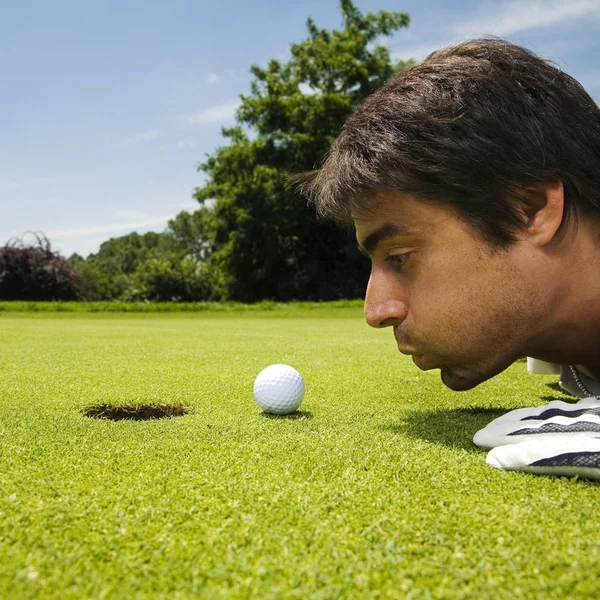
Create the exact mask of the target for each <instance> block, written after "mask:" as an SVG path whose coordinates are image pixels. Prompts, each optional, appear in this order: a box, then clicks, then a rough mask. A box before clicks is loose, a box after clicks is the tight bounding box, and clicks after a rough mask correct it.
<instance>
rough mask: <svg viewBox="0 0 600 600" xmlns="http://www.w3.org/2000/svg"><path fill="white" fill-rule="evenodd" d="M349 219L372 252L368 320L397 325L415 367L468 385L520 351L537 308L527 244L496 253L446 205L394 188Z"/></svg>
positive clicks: (447, 381) (457, 384) (461, 386)
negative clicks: (365, 214) (365, 211)
mask: <svg viewBox="0 0 600 600" xmlns="http://www.w3.org/2000/svg"><path fill="white" fill-rule="evenodd" d="M355 226H356V234H357V240H358V243H359V246H360V247H361V249H362V250H363V251H364V252H365V253H367V254H368V255H369V257H370V258H371V261H372V269H371V277H370V279H369V285H368V288H367V294H366V298H365V317H366V319H367V322H368V323H369V325H371V326H373V327H388V326H389V327H393V329H394V335H395V338H396V341H397V344H398V349H399V350H400V351H401V352H403V353H405V354H412V355H413V361H414V363H415V364H416V365H417V366H418V367H419V368H420V369H422V370H429V369H435V368H439V369H440V370H441V377H442V381H443V382H444V384H445V385H446V386H448V387H449V388H451V389H453V390H457V391H459V390H468V389H471V388H473V387H475V386H476V385H478V384H479V383H481V382H483V381H485V380H487V379H489V378H490V377H493V376H494V375H496V374H498V373H500V372H501V371H503V370H504V369H506V368H507V367H508V366H509V365H510V364H512V362H514V361H515V360H516V359H517V358H519V357H520V356H523V351H524V348H525V345H526V343H527V339H528V336H530V335H531V334H532V327H533V326H534V324H535V323H536V320H537V319H539V318H541V312H539V311H541V310H542V306H541V304H542V298H541V297H540V296H541V294H540V293H538V292H536V284H535V277H532V273H531V270H532V268H533V264H530V261H529V259H528V256H529V255H530V254H531V252H528V248H527V244H521V243H520V242H518V243H517V244H516V245H515V246H512V247H511V248H510V249H509V250H506V251H503V252H499V253H497V254H496V255H493V254H492V253H491V252H490V250H489V248H488V247H486V246H485V244H484V243H483V242H482V241H481V240H479V239H478V238H477V237H476V236H475V235H474V234H473V233H472V232H471V230H469V229H467V227H466V226H465V224H464V222H463V221H462V220H461V219H460V217H459V216H458V215H457V214H456V212H455V211H454V210H453V209H452V208H450V207H446V206H440V205H439V204H434V203H430V202H423V201H419V200H416V199H415V198H413V197H412V196H410V195H408V194H399V193H385V194H382V195H380V196H379V197H378V200H377V203H376V204H375V206H374V210H373V211H372V212H371V216H369V217H357V218H355Z"/></svg>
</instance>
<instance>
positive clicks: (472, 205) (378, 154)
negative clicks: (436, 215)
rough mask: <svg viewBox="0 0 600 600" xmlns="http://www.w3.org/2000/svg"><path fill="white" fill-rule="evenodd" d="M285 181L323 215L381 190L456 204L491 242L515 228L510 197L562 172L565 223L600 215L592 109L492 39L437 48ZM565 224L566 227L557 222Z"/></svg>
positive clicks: (525, 56) (352, 209)
mask: <svg viewBox="0 0 600 600" xmlns="http://www.w3.org/2000/svg"><path fill="white" fill-rule="evenodd" d="M293 180H294V181H295V182H296V183H297V184H299V187H300V190H301V191H302V192H303V193H304V194H305V195H306V196H307V197H309V198H310V199H311V200H312V201H313V202H314V204H315V206H316V209H317V212H318V213H319V214H320V215H321V216H324V217H330V218H334V219H336V220H340V221H346V222H348V221H351V219H352V216H353V215H354V216H356V215H361V214H368V212H369V210H370V206H369V199H370V198H373V197H374V193H376V192H377V191H383V190H387V191H389V190H396V191H400V192H406V193H410V194H412V195H414V196H415V197H418V198H423V199H426V200H432V201H439V202H444V203H447V204H450V205H452V206H454V207H455V209H456V210H457V211H458V213H459V214H460V215H461V216H462V218H464V220H465V221H466V223H467V224H468V225H469V226H470V227H471V229H472V230H473V231H474V232H475V233H477V234H479V235H480V237H481V238H482V239H484V240H486V241H487V242H488V243H489V244H490V245H491V246H495V247H499V248H500V247H507V246H509V245H511V243H513V242H514V241H515V239H516V238H515V233H516V232H518V231H519V230H521V229H522V228H523V227H524V222H523V221H522V219H521V218H520V217H519V213H518V212H517V210H516V207H515V203H514V202H511V201H510V198H511V196H512V197H514V196H519V191H518V190H519V189H520V188H521V187H522V186H528V185H531V184H536V183H540V182H542V183H543V182H545V183H555V182H558V181H560V182H562V183H563V185H564V190H565V215H564V217H563V224H562V226H564V224H565V223H566V221H567V220H568V219H569V218H571V217H573V218H576V217H577V215H578V213H581V214H587V215H592V214H595V215H596V216H597V217H598V218H600V110H599V109H598V107H597V106H596V104H595V102H594V101H593V100H592V98H591V97H590V96H589V95H588V94H587V92H586V91H585V90H584V89H583V87H582V86H581V85H580V84H579V83H578V82H577V81H576V80H575V79H573V78H572V77H571V76H569V75H567V74H566V73H564V72H562V71H561V70H560V69H559V68H558V66H556V65H555V64H553V63H551V62H550V61H547V60H544V59H542V58H539V57H538V56H536V55H535V54H533V53H532V52H530V51H529V50H526V49H524V48H521V47H520V46H516V45H514V44H511V43H509V42H506V41H504V40H501V39H497V38H483V39H476V40H470V41H466V42H461V43H459V44H456V45H454V46H450V47H448V48H443V49H440V50H437V51H436V52H433V53H432V54H430V55H429V56H428V57H427V58H426V59H425V60H423V61H422V62H420V63H418V64H415V65H413V66H410V67H407V68H405V69H404V70H402V71H400V72H399V73H397V74H396V75H395V76H394V77H393V78H392V79H391V80H390V81H389V82H388V83H387V84H386V85H384V86H383V87H382V88H380V89H379V90H377V91H376V92H374V93H373V94H372V95H371V96H369V97H368V98H367V99H366V100H365V102H364V103H363V104H362V105H361V106H360V107H359V108H358V109H357V110H356V111H355V112H354V113H353V114H352V115H351V116H350V117H349V118H348V120H347V121H346V123H345V125H344V127H343V128H342V131H341V133H340V135H339V137H338V138H337V139H336V140H335V142H334V143H333V145H332V147H331V150H330V152H329V155H328V157H327V159H326V161H325V162H324V164H323V166H322V167H321V168H320V169H318V170H316V171H312V172H309V173H301V174H298V175H295V176H294V177H293ZM563 229H564V227H563Z"/></svg>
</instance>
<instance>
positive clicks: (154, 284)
mask: <svg viewBox="0 0 600 600" xmlns="http://www.w3.org/2000/svg"><path fill="white" fill-rule="evenodd" d="M198 212H201V211H198ZM194 218H195V217H194V216H193V215H187V217H185V218H183V217H181V216H178V217H177V219H176V220H175V221H176V223H177V224H181V223H183V224H185V223H187V222H188V221H189V222H190V223H191V225H190V226H189V227H188V228H187V229H185V228H184V227H183V225H178V226H177V227H176V228H175V229H174V230H171V231H170V232H167V233H153V232H150V233H146V234H144V235H139V234H137V233H131V234H129V235H125V236H122V237H119V238H111V239H110V240H108V241H107V242H105V243H104V244H102V246H101V247H100V250H99V252H98V253H97V254H92V255H90V256H89V257H88V258H87V260H83V259H82V258H81V257H80V256H78V255H74V256H72V257H71V258H70V259H69V260H70V262H71V264H72V265H73V266H75V268H76V269H77V270H78V271H79V273H80V275H81V277H82V279H83V280H84V281H85V283H86V285H87V286H88V288H89V289H90V290H93V297H94V298H99V299H103V300H111V299H119V300H125V301H137V300H151V301H177V300H185V301H200V300H212V299H215V296H216V292H215V290H217V289H218V286H217V285H216V284H215V285H211V273H210V269H209V267H208V265H203V264H202V263H201V262H200V260H199V258H198V256H199V255H200V252H199V249H198V242H197V240H198V238H197V237H194V236H195V233H196V230H194V229H193V223H194ZM174 231H177V232H178V236H176V235H174ZM184 233H187V237H186V236H185V235H184ZM213 279H214V278H213Z"/></svg>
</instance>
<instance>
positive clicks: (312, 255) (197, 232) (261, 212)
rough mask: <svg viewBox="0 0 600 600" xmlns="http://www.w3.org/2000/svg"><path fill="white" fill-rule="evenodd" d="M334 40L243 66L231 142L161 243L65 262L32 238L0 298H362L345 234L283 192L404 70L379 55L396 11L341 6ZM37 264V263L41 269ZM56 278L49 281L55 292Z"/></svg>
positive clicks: (312, 27)
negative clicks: (245, 85) (245, 82)
mask: <svg viewBox="0 0 600 600" xmlns="http://www.w3.org/2000/svg"><path fill="white" fill-rule="evenodd" d="M340 9H341V13H342V28H341V29H339V30H336V29H333V30H326V29H320V28H318V27H317V26H316V24H315V23H314V22H313V20H312V19H308V21H307V28H308V37H307V38H306V39H305V40H303V41H302V42H300V43H295V44H292V45H291V47H290V58H289V60H288V61H287V62H282V61H279V60H271V61H270V62H269V64H268V66H267V67H266V68H262V67H259V66H257V65H252V66H251V68H250V72H251V73H252V75H253V76H254V78H253V80H252V81H251V84H250V93H249V94H247V95H242V96H241V105H240V107H239V109H238V111H237V114H236V125H235V126H234V127H230V128H223V129H222V134H223V137H224V139H225V141H226V143H225V144H224V145H223V146H221V147H219V148H217V149H216V150H215V152H214V153H213V154H212V155H209V156H208V157H207V159H206V160H205V161H204V162H203V163H201V164H200V165H199V167H198V169H199V171H202V172H203V173H205V175H206V184H205V185H203V186H202V187H198V188H196V189H195V190H194V192H193V196H194V198H195V199H196V200H197V201H198V203H199V209H198V210H197V211H195V212H192V213H189V212H181V213H179V214H178V215H176V216H175V217H174V218H173V219H172V220H171V221H169V223H168V227H167V230H166V231H164V232H162V233H146V234H143V235H140V234H137V233H131V234H129V235H126V236H122V237H118V238H112V239H110V240H108V241H107V242H105V243H103V244H102V245H101V247H100V249H99V251H98V252H97V253H95V254H91V255H89V256H88V257H87V258H83V257H82V256H79V255H73V256H71V257H69V258H68V259H65V258H63V257H61V256H60V255H59V254H57V253H56V252H53V250H52V248H51V244H50V242H49V241H48V240H47V239H46V238H45V237H44V236H43V235H38V236H37V238H36V243H35V244H29V245H27V244H25V243H24V242H22V241H18V240H17V241H13V242H10V243H7V244H6V245H5V246H4V247H2V248H0V299H9V300H16V299H27V300H31V299H39V300H59V299H82V300H85V299H98V300H111V299H119V300H150V301H165V300H167V301H168V300H180V301H202V300H213V301H214V300H217V301H218V300H232V301H240V302H256V301H259V300H265V299H267V300H277V301H290V300H335V299H341V298H357V297H362V296H363V294H364V290H365V285H366V282H367V277H368V264H367V261H366V260H365V259H364V257H363V256H361V255H360V253H359V252H358V250H357V247H356V241H355V239H354V236H353V232H351V231H349V230H345V229H343V228H340V227H338V226H336V225H334V224H332V223H328V222H324V221H322V220H319V219H318V218H317V217H316V216H315V214H314V211H313V210H312V208H311V207H309V206H307V204H306V201H305V200H304V199H302V198H301V197H300V196H299V195H298V194H297V193H296V192H295V191H294V190H293V189H291V188H290V185H289V174H290V173H293V172H301V171H305V170H311V169H313V168H315V167H316V166H318V165H319V164H320V163H321V162H322V160H323V158H324V157H325V155H326V152H327V150H328V148H329V146H330V144H331V142H332V141H333V140H334V139H335V137H336V136H337V134H338V133H339V131H340V129H341V127H342V125H343V123H344V121H345V120H346V118H347V117H348V116H349V115H350V114H351V112H352V111H353V110H354V109H355V108H356V107H357V106H358V105H359V104H360V103H361V102H362V101H363V100H364V99H365V98H366V97H367V96H368V95H369V94H370V93H371V92H372V91H373V90H375V89H376V88H378V87H379V86H381V85H383V84H384V83H385V82H386V81H387V80H388V79H389V78H390V77H391V76H392V75H393V74H394V72H396V71H397V70H399V69H402V68H404V67H405V66H406V65H407V64H408V63H407V62H403V61H398V62H394V61H393V60H392V59H391V56H390V53H389V50H388V49H387V48H386V47H385V46H382V45H380V44H378V43H377V42H378V40H379V39H380V38H381V36H390V35H391V34H392V33H394V32H395V31H397V30H398V29H400V28H402V27H407V26H408V24H409V17H408V15H406V14H405V13H400V12H387V11H379V12H377V13H371V12H369V13H367V14H363V13H361V11H360V10H359V9H358V8H357V6H356V5H355V4H354V3H353V2H352V1H351V0H340ZM44 261H45V262H44ZM53 278H54V279H55V280H53Z"/></svg>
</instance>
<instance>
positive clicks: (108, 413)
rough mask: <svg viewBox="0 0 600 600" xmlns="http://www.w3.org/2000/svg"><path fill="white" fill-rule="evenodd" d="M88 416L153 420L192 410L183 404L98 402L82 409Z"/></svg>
mask: <svg viewBox="0 0 600 600" xmlns="http://www.w3.org/2000/svg"><path fill="white" fill-rule="evenodd" d="M82 412H83V414H84V415H85V416H86V417H91V418H93V419H103V420H106V421H151V420H154V419H171V418H173V417H183V416H185V415H187V414H189V413H190V412H192V410H191V409H190V408H189V407H187V406H184V405H183V404H139V405H120V406H115V405H112V404H98V405H96V406H89V407H88V408H86V409H85V410H83V411H82Z"/></svg>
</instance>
